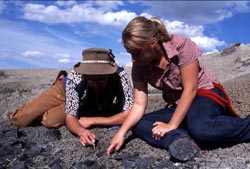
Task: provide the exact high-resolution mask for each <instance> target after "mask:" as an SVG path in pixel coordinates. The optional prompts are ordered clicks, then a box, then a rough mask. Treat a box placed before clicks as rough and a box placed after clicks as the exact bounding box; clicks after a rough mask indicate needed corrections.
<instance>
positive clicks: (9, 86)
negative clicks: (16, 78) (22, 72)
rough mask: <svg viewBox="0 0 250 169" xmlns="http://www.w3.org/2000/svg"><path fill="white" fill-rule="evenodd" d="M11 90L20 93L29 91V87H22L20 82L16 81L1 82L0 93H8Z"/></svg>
mask: <svg viewBox="0 0 250 169" xmlns="http://www.w3.org/2000/svg"><path fill="white" fill-rule="evenodd" d="M13 92H18V93H19V94H22V93H25V92H31V89H30V88H27V87H24V86H22V85H21V84H20V83H17V82H9V83H5V84H2V85H1V86H0V93H2V94H4V95H10V94H11V93H13Z"/></svg>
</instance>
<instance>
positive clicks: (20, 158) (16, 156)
mask: <svg viewBox="0 0 250 169" xmlns="http://www.w3.org/2000/svg"><path fill="white" fill-rule="evenodd" d="M223 57H224V58H225V56H223ZM248 58H250V57H249V56H248ZM238 60H239V59H238ZM244 61H248V62H245V63H249V59H248V60H247V59H245V60H244ZM217 62H218V61H217ZM209 63H211V62H209ZM245 63H244V65H246V64H245ZM224 64H225V63H224ZM211 65H212V66H214V64H211ZM208 66H209V65H208ZM237 66H238V67H239V65H237ZM247 66H248V67H245V68H244V67H242V66H240V72H239V73H237V72H236V69H235V68H234V69H233V70H232V71H233V72H229V71H226V72H225V71H224V70H223V72H222V73H223V74H221V73H220V72H218V71H217V69H213V70H214V72H215V73H216V75H218V76H219V77H220V80H221V81H222V84H223V86H224V87H225V89H226V91H227V92H228V94H229V96H230V98H231V100H232V105H233V107H234V109H235V110H236V111H237V112H238V113H239V114H240V115H241V116H242V117H245V116H247V115H250V90H249V86H250V73H244V72H243V73H242V70H243V68H244V71H248V72H249V69H250V68H249V65H247ZM227 69H228V67H227ZM231 69H232V68H231ZM58 72H59V70H58V69H36V70H1V72H0V168H16V169H23V168H29V169H31V168H36V169H37V168H38V169H39V168H53V169H60V168H63V169H68V168H72V169H78V168H79V169H80V168H86V169H91V168H92V169H103V168H115V169H123V168H136V169H144V168H154V169H155V168H159V169H161V168H170V169H186V168H188V169H189V168H190V169H191V168H192V169H210V168H214V169H247V168H250V143H244V144H238V145H234V146H231V147H224V148H215V149H203V150H201V151H200V153H199V154H198V155H197V156H196V157H195V158H194V159H193V160H191V161H188V162H186V163H179V162H175V161H173V160H172V159H170V158H169V154H168V152H167V151H166V150H162V149H159V148H155V147H152V146H150V145H148V144H146V143H145V142H144V141H142V140H140V139H137V138H131V137H130V136H131V133H128V134H127V141H126V144H125V146H124V147H123V149H122V150H121V151H120V152H116V153H113V154H112V155H111V157H110V158H108V157H107V156H106V149H107V147H108V146H109V142H110V140H111V138H112V137H113V135H114V134H115V132H116V130H109V129H108V128H93V129H91V130H92V131H93V132H94V133H96V135H97V139H98V143H97V145H96V150H94V149H93V147H91V146H90V147H82V146H81V145H80V143H79V141H78V138H77V137H75V136H73V135H72V134H71V133H70V132H68V130H67V129H66V128H65V127H61V128H60V129H48V128H45V127H43V126H36V127H27V128H22V129H18V128H16V127H15V126H13V125H12V124H11V123H9V122H8V121H6V119H5V118H4V112H6V111H7V110H10V109H13V108H16V107H18V106H20V105H22V104H24V103H26V102H27V101H29V100H31V99H32V98H34V97H35V96H37V95H38V94H39V93H40V92H42V91H43V90H44V89H46V88H47V87H49V86H50V85H51V84H52V83H53V80H54V78H55V77H56V75H57V73H58ZM227 73H228V74H230V78H227V77H228V76H226V74H227ZM232 74H233V75H234V76H233V78H232ZM224 77H225V79H223V78H224ZM162 106H163V101H162V99H161V96H160V95H151V96H150V99H149V107H148V110H147V111H151V110H156V109H159V108H160V107H162Z"/></svg>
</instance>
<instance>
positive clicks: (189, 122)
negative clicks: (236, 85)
mask: <svg viewBox="0 0 250 169" xmlns="http://www.w3.org/2000/svg"><path fill="white" fill-rule="evenodd" d="M212 90H213V91H215V92H216V93H218V94H220V95H221V96H223V95H222V93H221V92H220V91H219V90H218V89H216V88H215V89H212ZM174 111H175V107H174V108H163V109H161V110H158V111H155V112H151V113H148V114H145V115H144V116H143V117H142V119H141V120H140V121H139V122H138V123H137V125H136V126H135V127H134V128H133V130H132V131H133V133H134V134H135V136H137V137H139V138H141V139H143V140H145V141H146V142H147V143H148V144H150V145H153V146H156V147H161V148H165V149H168V146H169V145H170V144H171V143H172V141H174V140H175V139H177V138H181V137H185V136H191V138H193V139H194V140H195V141H196V142H197V143H201V144H212V145H223V144H230V145H231V144H237V143H243V142H250V117H246V118H239V117H232V116H228V115H225V114H226V111H227V108H226V107H225V108H223V107H221V106H219V105H218V104H217V103H216V102H214V101H213V100H212V99H210V98H208V97H206V96H196V98H195V99H194V101H193V103H192V105H191V107H190V109H189V111H188V113H187V115H186V117H185V119H184V120H183V122H182V124H181V125H180V127H179V128H177V129H175V130H172V131H170V132H168V133H166V134H165V136H164V137H163V138H162V139H160V140H155V139H154V138H153V137H152V129H153V124H154V122H156V121H161V122H165V123H168V122H169V121H170V119H171V117H172V115H173V113H174Z"/></svg>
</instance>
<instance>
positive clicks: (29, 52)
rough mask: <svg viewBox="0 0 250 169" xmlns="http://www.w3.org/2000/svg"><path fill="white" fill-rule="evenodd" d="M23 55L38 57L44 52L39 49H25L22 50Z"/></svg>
mask: <svg viewBox="0 0 250 169" xmlns="http://www.w3.org/2000/svg"><path fill="white" fill-rule="evenodd" d="M21 55H23V56H26V57H30V56H31V57H33V56H35V57H37V56H42V55H43V53H42V52H39V51H25V52H22V53H21Z"/></svg>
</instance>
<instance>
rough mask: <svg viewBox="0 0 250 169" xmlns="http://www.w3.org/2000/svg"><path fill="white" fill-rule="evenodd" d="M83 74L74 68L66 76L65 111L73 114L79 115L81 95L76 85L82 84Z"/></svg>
mask: <svg viewBox="0 0 250 169" xmlns="http://www.w3.org/2000/svg"><path fill="white" fill-rule="evenodd" d="M81 80H82V75H81V74H80V73H76V72H75V71H74V70H72V71H71V72H70V73H69V75H68V76H67V78H66V83H65V96H66V101H65V112H66V113H67V114H71V115H73V116H77V110H78V108H79V95H78V92H77V90H76V86H77V85H78V84H80V82H81Z"/></svg>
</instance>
